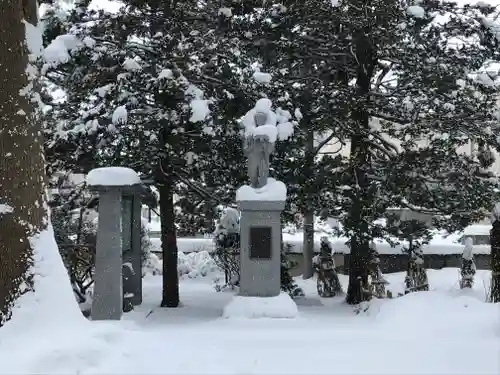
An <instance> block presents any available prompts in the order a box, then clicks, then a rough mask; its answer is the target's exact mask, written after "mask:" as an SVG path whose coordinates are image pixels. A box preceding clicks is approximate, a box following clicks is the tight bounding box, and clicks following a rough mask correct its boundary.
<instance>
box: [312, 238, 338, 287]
mask: <svg viewBox="0 0 500 375" xmlns="http://www.w3.org/2000/svg"><path fill="white" fill-rule="evenodd" d="M313 266H314V268H315V271H316V273H317V274H318V275H317V290H318V294H319V295H320V296H321V297H334V296H336V295H338V294H340V293H342V284H341V283H340V279H339V275H338V274H337V270H336V269H335V261H334V259H333V248H332V244H331V242H330V240H329V239H328V237H327V236H323V237H321V245H320V253H319V255H317V256H315V257H314V258H313Z"/></svg>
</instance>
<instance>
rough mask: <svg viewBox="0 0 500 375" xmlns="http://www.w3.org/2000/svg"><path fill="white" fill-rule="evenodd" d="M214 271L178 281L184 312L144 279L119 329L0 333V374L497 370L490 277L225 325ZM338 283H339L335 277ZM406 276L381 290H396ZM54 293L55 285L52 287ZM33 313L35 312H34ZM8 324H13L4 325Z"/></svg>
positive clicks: (499, 347)
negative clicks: (362, 309)
mask: <svg viewBox="0 0 500 375" xmlns="http://www.w3.org/2000/svg"><path fill="white" fill-rule="evenodd" d="M212 276H214V275H213V274H211V275H209V276H207V277H203V278H195V279H192V278H189V277H183V278H182V280H181V284H180V287H181V290H180V292H181V300H182V307H181V308H178V309H162V308H159V307H158V304H159V302H160V299H161V276H151V275H148V276H146V278H145V279H144V303H143V305H142V306H140V307H138V308H137V309H136V310H135V311H133V312H131V313H128V314H126V315H125V316H124V318H123V320H122V321H120V322H113V323H107V322H89V321H87V320H85V319H84V318H83V317H82V318H81V319H79V320H78V321H75V319H72V320H70V321H69V323H67V322H66V321H64V320H62V319H60V317H61V310H63V311H64V309H67V308H68V307H67V306H53V308H54V311H57V310H59V313H58V314H57V316H58V317H59V321H58V323H57V324H51V325H46V324H44V321H39V322H32V324H30V325H29V329H25V330H23V329H21V328H22V327H19V326H18V325H17V324H16V323H15V320H14V321H13V322H14V323H13V324H16V325H17V330H16V331H15V332H14V331H13V329H10V330H9V329H8V326H9V324H10V323H9V324H7V325H6V326H5V327H4V328H2V329H1V330H0V364H1V365H0V373H1V374H27V373H29V374H42V373H43V374H77V373H78V374H232V375H234V374H468V375H470V374H498V373H500V359H499V356H498V354H499V353H500V309H499V305H498V304H497V305H493V304H488V303H485V298H486V296H485V290H486V289H487V287H488V283H489V272H488V271H479V272H478V274H477V275H476V283H475V285H474V288H473V289H472V290H465V291H464V290H462V291H461V290H459V289H458V270H457V269H443V270H439V271H436V270H430V271H429V281H430V285H431V291H429V292H420V293H413V294H410V295H407V296H404V297H400V298H395V299H392V300H378V301H375V302H372V304H371V307H370V309H369V311H368V313H362V314H360V315H356V314H355V313H354V312H353V310H352V308H351V307H350V306H347V305H346V304H344V302H343V298H341V297H339V298H334V299H321V298H319V297H318V296H317V294H316V290H315V288H316V286H315V281H314V280H308V281H303V280H301V279H298V280H297V281H298V283H299V285H300V286H301V287H302V288H303V289H304V290H305V292H306V297H305V299H302V300H298V310H299V313H298V314H299V315H298V317H297V318H295V319H224V318H222V314H223V310H224V307H225V306H226V305H227V304H228V303H229V302H230V301H231V299H232V293H230V292H215V291H214V288H213V285H212V281H213V277H212ZM340 277H341V281H342V283H343V285H344V287H345V286H347V277H346V276H343V275H340ZM403 278H404V274H402V273H397V274H390V275H387V279H388V280H389V281H390V283H391V284H390V285H389V289H390V290H392V292H393V294H394V295H397V293H398V292H402V291H403ZM54 293H57V288H54ZM33 316H35V315H33ZM12 327H14V325H12Z"/></svg>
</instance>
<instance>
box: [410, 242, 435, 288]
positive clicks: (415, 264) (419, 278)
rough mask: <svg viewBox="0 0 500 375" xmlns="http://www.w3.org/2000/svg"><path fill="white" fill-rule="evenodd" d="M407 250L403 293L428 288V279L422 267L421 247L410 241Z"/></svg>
mask: <svg viewBox="0 0 500 375" xmlns="http://www.w3.org/2000/svg"><path fill="white" fill-rule="evenodd" d="M407 252H408V258H409V259H408V269H407V271H406V277H405V294H408V293H411V292H418V291H425V290H429V280H428V278H427V271H426V269H425V267H424V255H423V252H422V248H421V247H420V246H419V245H413V244H412V243H411V242H410V246H409V248H408V250H407Z"/></svg>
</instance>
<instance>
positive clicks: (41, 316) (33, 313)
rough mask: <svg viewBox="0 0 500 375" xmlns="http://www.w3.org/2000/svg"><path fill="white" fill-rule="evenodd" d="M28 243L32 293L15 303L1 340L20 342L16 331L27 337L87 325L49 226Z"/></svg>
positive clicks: (2, 331)
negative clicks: (17, 340)
mask: <svg viewBox="0 0 500 375" xmlns="http://www.w3.org/2000/svg"><path fill="white" fill-rule="evenodd" d="M31 242H32V245H33V249H34V267H33V273H34V292H28V293H26V294H24V295H22V296H21V297H20V298H19V299H18V300H17V301H16V304H15V306H14V308H13V311H12V320H11V321H9V322H7V323H6V324H5V326H3V327H2V328H1V331H0V333H1V335H2V337H3V338H7V337H10V338H13V339H19V340H22V339H21V338H20V337H19V333H20V332H23V333H27V334H28V335H31V334H34V332H39V331H44V330H45V331H47V334H48V333H49V332H51V331H52V329H53V328H54V327H62V330H65V329H66V328H69V327H77V326H79V325H80V326H81V325H86V324H89V322H88V321H87V320H86V319H85V318H84V317H83V315H82V313H81V312H80V309H79V308H78V304H77V302H76V300H75V297H74V295H73V290H72V289H71V285H70V282H69V277H68V273H67V271H66V268H65V267H64V264H63V261H62V259H61V256H60V255H59V251H58V249H57V244H56V242H55V238H54V231H53V229H52V226H49V227H48V228H47V229H46V230H44V231H43V232H41V233H40V234H38V235H37V236H35V237H34V238H32V239H31ZM41 322H43V324H41ZM64 327H66V328H64ZM21 336H22V335H21ZM49 336H50V335H49ZM2 341H3V340H2ZM1 344H7V341H3V342H1V343H0V352H1V351H2V349H1V347H2V345H1Z"/></svg>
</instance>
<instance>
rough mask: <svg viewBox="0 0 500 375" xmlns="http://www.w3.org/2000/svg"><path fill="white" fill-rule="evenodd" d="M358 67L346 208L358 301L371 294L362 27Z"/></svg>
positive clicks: (368, 55) (367, 66)
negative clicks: (356, 128) (350, 187)
mask: <svg viewBox="0 0 500 375" xmlns="http://www.w3.org/2000/svg"><path fill="white" fill-rule="evenodd" d="M355 44H356V60H357V62H358V64H359V65H358V69H357V79H356V86H357V100H358V102H357V108H354V110H353V118H354V119H355V120H356V122H357V124H358V126H359V132H358V133H357V134H356V135H354V136H353V137H352V138H351V155H350V157H351V163H352V165H353V177H354V182H353V192H355V193H354V195H353V198H352V199H353V202H352V204H351V209H350V211H349V219H348V222H349V227H350V229H351V230H352V231H353V235H352V237H351V256H350V264H349V286H348V288H347V296H346V302H347V303H349V304H353V305H354V304H358V303H361V302H363V301H366V300H368V299H369V298H370V295H369V294H368V293H366V292H365V291H366V288H367V284H368V272H369V270H368V263H369V260H370V259H369V250H370V241H371V234H370V227H369V224H368V221H369V220H370V218H369V217H367V212H368V211H369V210H370V206H371V203H372V201H371V199H370V192H369V188H370V181H369V178H368V171H369V169H370V157H369V150H368V148H369V143H368V142H367V139H366V137H367V134H368V133H369V131H370V124H369V121H370V117H369V115H368V112H367V108H366V106H367V104H368V100H369V99H368V93H369V92H370V81H371V78H372V75H373V71H374V66H375V62H376V60H375V57H374V55H373V51H372V48H373V47H372V44H371V43H370V41H369V40H368V38H367V36H366V35H365V33H364V31H359V32H358V33H357V35H356V36H355Z"/></svg>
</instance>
